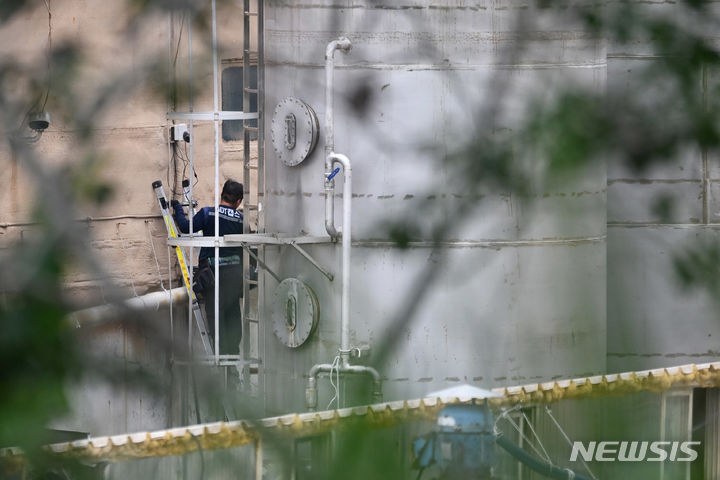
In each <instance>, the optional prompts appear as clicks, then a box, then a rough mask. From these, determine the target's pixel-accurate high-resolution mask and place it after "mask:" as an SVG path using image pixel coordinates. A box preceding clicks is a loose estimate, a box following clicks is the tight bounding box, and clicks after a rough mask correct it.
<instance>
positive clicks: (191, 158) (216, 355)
mask: <svg viewBox="0 0 720 480" xmlns="http://www.w3.org/2000/svg"><path fill="white" fill-rule="evenodd" d="M250 3H251V2H250V0H244V1H243V11H242V18H243V39H242V52H243V85H242V94H243V111H223V110H221V109H220V102H219V88H220V82H219V74H218V66H219V65H220V61H221V60H220V59H219V58H218V32H217V18H216V0H210V8H211V11H212V62H213V75H212V82H213V89H212V97H213V110H212V111H204V112H197V111H195V109H194V85H193V28H192V23H193V21H192V18H189V19H188V20H187V24H186V26H187V27H186V28H187V49H188V73H189V82H188V92H189V93H188V111H186V112H181V111H173V110H172V108H171V105H170V104H168V109H167V117H166V118H167V121H168V126H172V124H174V122H176V121H186V122H187V123H188V132H189V134H190V139H191V141H190V143H189V152H188V163H189V174H188V177H189V178H190V179H191V180H192V179H193V178H194V177H195V152H194V141H193V140H194V138H195V137H194V127H195V122H212V124H213V136H214V142H213V143H214V147H213V153H214V155H213V157H214V177H215V179H214V182H213V191H214V193H213V197H214V208H215V212H217V211H218V207H219V204H220V169H219V167H220V122H221V121H223V120H240V121H242V123H243V140H242V141H243V186H244V201H243V217H244V218H243V232H244V233H245V234H249V233H250V232H251V231H252V230H251V225H250V215H249V213H250V211H256V212H257V214H258V219H257V222H258V231H263V230H262V229H263V228H264V219H262V208H261V201H262V198H263V193H264V148H263V147H264V145H263V142H264V135H263V128H262V125H263V118H262V105H263V93H262V92H263V84H264V78H263V75H264V72H263V68H262V65H263V21H262V19H263V0H255V2H253V3H255V4H256V5H257V10H256V11H252V10H251V5H250ZM190 13H192V12H190ZM183 18H184V17H183ZM252 18H255V19H256V35H257V40H256V45H257V51H253V50H252V49H251V29H252V28H251V27H252V25H251V19H252ZM168 22H169V23H168V24H169V27H168V36H169V49H168V53H169V66H170V75H172V69H173V68H174V65H173V40H174V39H173V37H174V29H173V18H172V12H171V13H170V14H169V17H168ZM181 33H182V24H181ZM178 45H179V43H178ZM251 55H256V56H257V86H256V88H251V85H250V81H251V74H250V62H251V60H250V57H251ZM252 95H256V96H257V110H256V111H254V112H253V111H248V110H249V109H250V98H251V96H252ZM253 120H255V121H257V126H252V125H251V122H252V121H253ZM251 131H257V132H258V135H257V142H258V143H257V145H258V148H257V151H258V159H257V164H256V165H251V161H250V157H251V154H250V142H251V138H250V134H251ZM168 161H172V152H171V148H170V144H168ZM253 169H257V177H256V179H257V182H256V185H255V186H252V185H250V179H251V176H250V172H251V170H253ZM193 186H194V182H193V181H190V185H189V197H190V201H191V202H192V199H194V193H193ZM253 187H255V188H256V189H257V193H256V194H255V196H256V198H257V203H255V204H253V203H251V201H250V198H251V195H252V193H253ZM191 210H192V208H191ZM189 217H190V218H189V221H190V233H189V234H188V235H184V236H182V238H178V239H177V240H181V242H180V243H182V245H179V244H178V245H177V246H181V247H189V251H190V255H189V257H188V258H189V259H190V261H191V263H192V262H193V261H194V258H195V248H196V247H203V246H204V247H213V248H214V256H215V262H214V269H215V278H216V281H215V295H214V302H215V304H214V313H215V315H214V317H215V318H213V319H206V321H208V322H209V321H213V322H214V326H215V329H214V330H215V335H214V336H215V338H214V351H213V352H212V355H206V356H204V357H203V356H198V357H196V358H194V359H193V360H191V361H182V360H180V361H175V360H174V363H176V364H178V365H182V364H187V365H212V366H217V367H225V370H224V378H225V383H226V385H227V375H228V368H233V367H235V368H238V369H239V371H240V372H239V373H240V378H241V379H242V383H241V388H242V389H243V390H244V391H245V392H247V393H251V392H250V377H251V374H256V375H258V376H260V375H261V369H260V365H261V363H262V362H261V361H260V358H262V357H261V355H257V357H258V358H252V357H251V356H250V353H251V350H252V348H251V344H250V337H251V335H250V332H249V323H254V324H256V325H257V328H258V332H257V345H255V351H256V352H258V353H260V346H261V341H260V339H261V338H262V331H260V330H261V328H262V324H261V322H259V315H257V316H255V317H253V318H251V312H253V311H254V312H258V311H259V309H260V306H259V303H260V301H259V300H260V299H261V298H262V294H261V293H260V292H258V295H257V298H258V301H257V303H256V304H255V305H253V304H252V303H251V300H250V295H249V292H250V284H251V283H253V284H255V285H257V288H258V289H261V288H262V282H257V281H253V280H251V279H250V268H249V265H250V253H249V251H248V249H247V248H244V249H243V273H242V275H243V287H242V288H243V295H242V305H241V312H242V319H241V321H242V331H243V335H242V340H241V342H242V343H241V344H242V348H241V351H240V354H238V355H221V354H220V351H219V346H220V344H221V342H220V338H221V335H222V333H221V332H220V321H219V310H220V309H219V290H220V288H219V287H220V285H219V283H220V275H219V268H220V265H219V264H220V262H219V257H220V248H222V247H223V246H231V245H227V242H225V241H224V239H223V237H221V236H219V235H218V234H219V228H218V227H219V216H218V215H215V219H214V220H215V236H214V237H203V236H198V235H197V234H195V233H193V218H192V217H193V215H192V211H191V212H190V215H189ZM174 243H175V242H173V239H170V238H169V239H168V248H172V247H174V246H176V245H174ZM242 246H244V245H242ZM258 253H259V254H261V255H263V254H264V252H258ZM192 275H193V273H192V268H191V269H190V282H191V284H192V281H193V277H192ZM170 276H171V277H172V274H170ZM188 307H189V308H188V311H189V314H188V338H187V347H188V351H189V352H190V353H191V354H192V349H193V325H192V305H188ZM170 322H171V330H173V326H172V325H173V318H172V308H171V314H170ZM173 341H174V338H173ZM253 370H254V371H253ZM258 383H260V382H259V381H258ZM186 405H187V406H189V402H187V403H186ZM196 408H198V406H197V405H196ZM184 410H185V411H186V412H189V409H188V408H186V409H184ZM226 415H229V412H228V411H227V408H226Z"/></svg>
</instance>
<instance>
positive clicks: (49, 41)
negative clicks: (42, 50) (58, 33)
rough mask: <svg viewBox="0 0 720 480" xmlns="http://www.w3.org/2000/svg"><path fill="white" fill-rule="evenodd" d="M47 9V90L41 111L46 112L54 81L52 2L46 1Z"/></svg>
mask: <svg viewBox="0 0 720 480" xmlns="http://www.w3.org/2000/svg"><path fill="white" fill-rule="evenodd" d="M44 1H45V7H46V8H47V11H48V39H47V89H46V90H45V100H44V101H43V105H42V108H41V109H40V110H41V111H43V112H44V111H45V106H46V105H47V101H48V97H49V96H50V82H51V79H52V75H51V74H50V73H51V68H52V61H51V58H52V11H51V10H50V0H44Z"/></svg>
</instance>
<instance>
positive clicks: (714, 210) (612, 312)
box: [608, 2, 720, 371]
mask: <svg viewBox="0 0 720 480" xmlns="http://www.w3.org/2000/svg"><path fill="white" fill-rule="evenodd" d="M636 8H637V9H638V18H639V19H642V20H645V21H647V20H651V19H656V20H657V19H663V20H668V19H676V20H678V21H680V24H682V19H684V18H686V16H687V9H683V8H682V7H681V6H678V5H675V4H671V3H642V2H638V3H637V5H636ZM707 8H708V9H709V10H708V11H709V13H712V14H713V15H715V16H717V15H718V13H719V11H718V7H717V6H716V4H708V6H707ZM708 17H709V18H712V17H710V15H708ZM691 25H692V27H691V29H690V31H691V32H693V33H694V34H697V35H703V36H705V37H706V39H709V40H710V43H711V45H714V46H715V48H718V46H719V45H720V44H719V43H718V40H717V38H716V35H717V32H716V31H714V30H712V29H711V30H704V29H703V28H704V27H703V25H700V24H697V23H693V24H691ZM712 28H714V27H712ZM665 53H666V52H662V51H658V50H657V49H656V48H655V47H654V46H653V43H652V42H651V41H650V40H649V39H648V38H642V37H640V36H637V39H636V40H635V41H634V42H632V43H629V44H622V45H621V44H616V43H611V44H609V45H608V88H610V89H613V90H616V91H622V92H625V93H626V94H628V95H635V96H640V97H641V100H642V96H643V95H646V96H647V95H653V94H655V95H657V94H658V91H660V95H662V97H661V98H664V99H668V101H667V102H666V103H667V104H668V105H672V102H670V99H672V98H673V96H674V95H675V92H676V90H674V87H676V84H673V83H672V82H670V81H669V80H668V77H669V75H665V77H664V78H661V81H662V82H663V83H662V84H660V85H658V83H659V82H658V81H657V79H655V78H652V77H648V72H649V71H651V70H650V69H651V68H658V67H659V66H661V65H662V64H663V62H665V61H666V58H665V57H664V55H665ZM702 68H703V70H702V71H701V72H698V73H700V75H699V81H698V82H697V85H696V90H695V92H689V93H694V94H696V95H698V98H704V99H705V103H706V108H713V107H707V105H708V99H712V92H713V91H717V86H718V84H719V83H718V82H719V73H718V72H717V71H716V70H714V69H711V68H707V67H702ZM688 73H690V72H688ZM668 113H672V114H674V115H681V116H682V115H685V112H684V111H682V110H681V109H677V108H676V109H672V108H669V109H663V111H657V112H656V115H657V118H660V119H662V118H665V116H666V115H668ZM718 173H719V170H718V163H717V157H716V154H715V153H713V152H708V150H707V149H703V148H700V147H699V146H697V145H689V146H688V147H687V148H684V149H681V151H680V153H678V154H677V155H675V157H674V158H672V159H667V160H666V161H664V162H656V163H654V164H653V165H652V166H651V168H647V169H645V170H643V171H640V172H638V171H634V170H632V169H630V168H628V167H627V166H626V165H623V164H618V163H617V162H616V163H614V164H612V165H610V166H609V168H608V369H609V370H610V371H626V370H642V369H648V368H659V367H667V366H671V365H680V364H686V363H701V362H710V361H715V360H716V359H717V357H718V347H717V339H718V337H720V322H718V304H717V299H716V298H713V295H712V294H711V293H710V292H709V291H708V290H707V289H705V288H703V283H702V282H701V283H700V284H699V285H696V286H693V287H692V288H691V289H689V290H686V289H684V288H682V282H681V281H680V278H679V276H678V274H677V272H676V270H675V268H674V263H673V262H674V258H676V257H679V258H687V252H689V251H691V250H694V249H697V248H698V247H701V248H707V247H708V246H711V245H717V243H718V241H719V240H720V228H719V227H718V222H719V221H720V208H719V206H720V205H719V204H718V198H719V197H718V192H719V191H720V181H719V178H720V176H719V175H718ZM659 201H660V202H662V201H666V202H667V204H668V206H669V208H668V209H663V208H658V205H659V203H658V202H659ZM693 268H694V269H696V268H697V266H695V265H694V266H693ZM698 273H699V274H702V273H701V272H698ZM710 281H711V279H705V280H704V282H705V285H706V286H707V285H708V284H709V282H710Z"/></svg>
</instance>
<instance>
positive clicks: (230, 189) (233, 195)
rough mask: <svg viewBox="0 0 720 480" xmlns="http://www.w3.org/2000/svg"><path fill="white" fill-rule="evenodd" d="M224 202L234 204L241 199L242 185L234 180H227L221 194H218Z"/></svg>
mask: <svg viewBox="0 0 720 480" xmlns="http://www.w3.org/2000/svg"><path fill="white" fill-rule="evenodd" d="M220 196H221V198H222V200H223V201H224V202H227V203H230V204H234V203H235V202H237V201H238V200H242V199H243V185H242V183H239V182H236V181H235V180H232V179H228V180H227V181H226V182H225V185H223V189H222V193H221V194H220Z"/></svg>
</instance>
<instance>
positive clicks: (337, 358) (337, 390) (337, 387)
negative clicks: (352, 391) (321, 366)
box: [326, 355, 340, 410]
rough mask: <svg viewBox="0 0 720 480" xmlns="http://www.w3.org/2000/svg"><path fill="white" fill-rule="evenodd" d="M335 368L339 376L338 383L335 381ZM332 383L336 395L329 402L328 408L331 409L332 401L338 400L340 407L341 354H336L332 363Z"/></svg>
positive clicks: (338, 406)
mask: <svg viewBox="0 0 720 480" xmlns="http://www.w3.org/2000/svg"><path fill="white" fill-rule="evenodd" d="M333 370H335V375H336V377H337V383H336V382H333ZM330 385H331V386H332V387H333V390H334V391H335V395H333V397H332V398H331V399H330V402H329V403H328V406H327V409H326V410H330V406H331V405H332V403H333V402H334V401H335V400H337V408H338V409H339V408H340V355H336V356H335V359H334V360H333V363H332V364H331V365H330Z"/></svg>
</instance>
